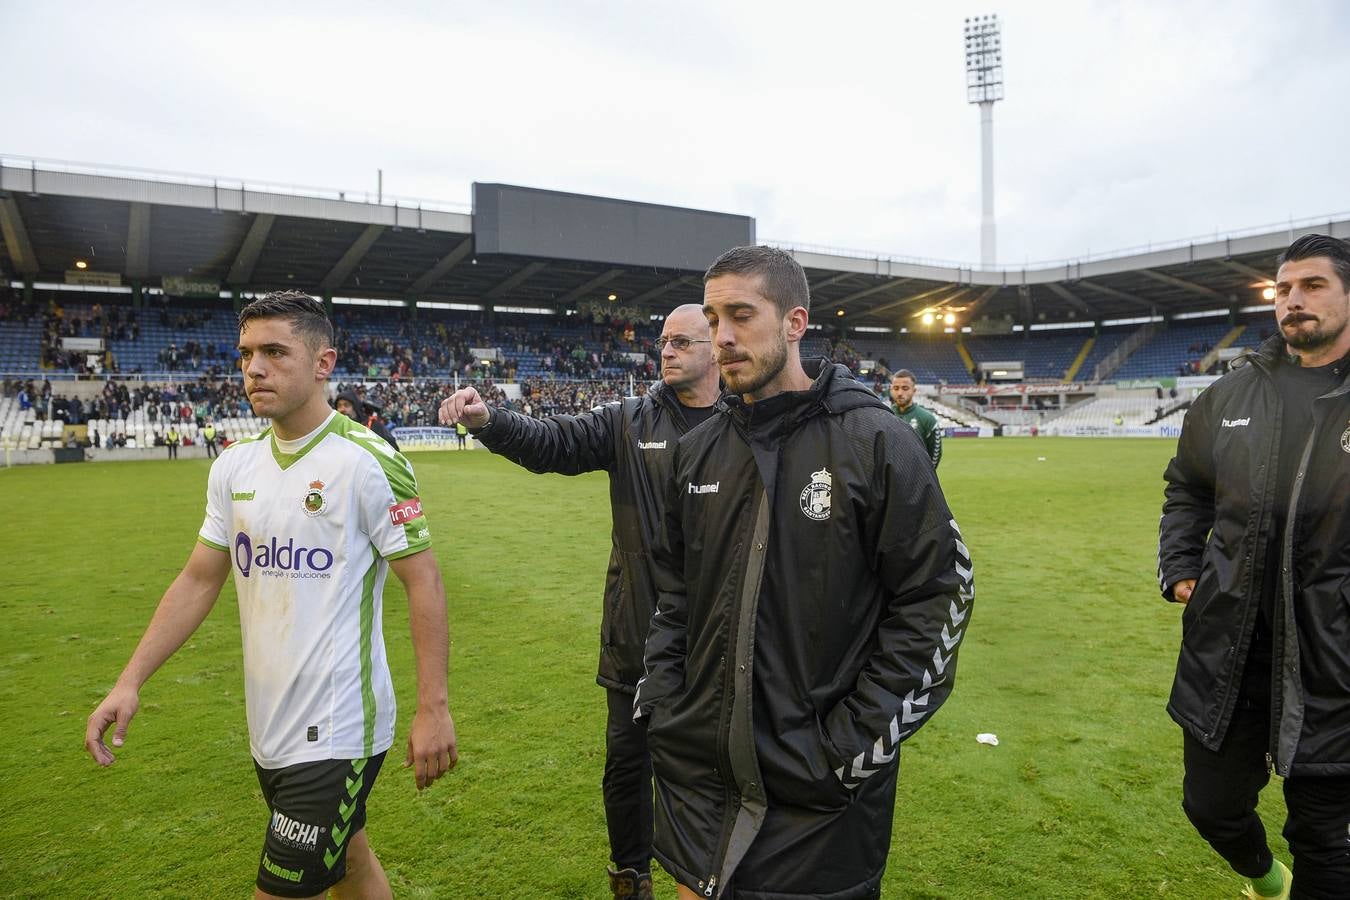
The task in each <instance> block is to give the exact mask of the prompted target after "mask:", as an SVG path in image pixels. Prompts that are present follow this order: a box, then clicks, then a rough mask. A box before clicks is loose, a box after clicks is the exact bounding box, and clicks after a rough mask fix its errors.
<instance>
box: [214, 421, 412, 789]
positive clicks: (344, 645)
mask: <svg viewBox="0 0 1350 900" xmlns="http://www.w3.org/2000/svg"><path fill="white" fill-rule="evenodd" d="M198 540H200V541H201V542H202V543H203V544H206V545H207V546H209V547H214V548H215V549H217V550H221V551H224V552H226V553H229V554H230V557H231V560H232V568H233V569H234V583H235V587H236V589H237V591H238V594H239V624H240V627H241V630H242V632H243V638H244V687H245V696H246V700H247V706H248V731H249V740H250V745H251V747H252V750H253V757H254V759H256V760H257V761H258V765H260V766H262V767H263V768H265V769H279V768H281V767H283V766H289V765H294V764H295V763H301V762H313V761H316V760H325V759H357V758H362V757H368V756H371V755H373V754H376V753H381V752H383V751H385V750H388V749H389V747H390V745H391V744H393V740H394V689H393V684H392V682H391V680H390V677H389V665H388V661H387V659H386V657H385V651H384V635H383V629H382V609H381V595H382V592H383V590H384V582H385V578H386V576H387V575H388V573H389V564H388V563H387V562H386V560H390V559H398V558H399V557H402V556H409V555H411V554H413V553H418V552H420V551H422V550H426V549H427V548H428V547H430V546H431V535H430V532H429V531H428V527H427V520H426V518H425V517H424V516H423V515H422V503H421V501H420V500H419V499H418V496H417V479H416V477H415V476H414V475H413V469H412V465H411V464H410V463H409V462H408V460H407V459H406V458H404V456H403V455H402V454H400V453H398V452H396V451H395V450H394V449H393V448H392V447H390V446H389V445H388V444H387V443H385V441H384V440H383V439H382V438H380V437H379V436H378V435H376V434H375V433H374V432H372V431H370V430H368V429H366V428H363V427H362V426H360V425H358V424H357V423H355V422H353V421H352V420H351V419H348V418H347V417H346V416H342V415H338V414H337V413H332V414H331V415H330V416H329V417H328V419H327V420H326V421H325V422H324V424H323V425H322V426H321V427H320V428H319V429H318V430H316V431H315V432H313V433H312V434H310V435H307V436H306V437H304V438H300V439H299V440H297V441H280V440H278V439H277V438H276V436H275V435H274V434H273V433H272V429H270V428H268V429H267V430H265V431H263V432H262V433H261V434H259V435H258V436H257V437H254V438H247V439H245V440H242V441H240V442H238V443H236V444H232V445H231V446H230V447H229V448H228V449H226V450H224V451H222V452H221V454H220V456H219V458H217V459H216V461H215V463H214V464H213V465H212V466H211V476H210V479H209V482H208V485H207V498H206V521H205V522H203V523H202V529H201V533H200V534H199V536H198Z"/></svg>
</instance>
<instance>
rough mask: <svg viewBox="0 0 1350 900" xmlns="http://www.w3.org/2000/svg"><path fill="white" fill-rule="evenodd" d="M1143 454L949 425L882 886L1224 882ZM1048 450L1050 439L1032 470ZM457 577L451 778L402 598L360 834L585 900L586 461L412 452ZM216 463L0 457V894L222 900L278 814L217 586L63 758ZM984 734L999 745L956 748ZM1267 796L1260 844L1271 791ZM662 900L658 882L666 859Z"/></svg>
mask: <svg viewBox="0 0 1350 900" xmlns="http://www.w3.org/2000/svg"><path fill="white" fill-rule="evenodd" d="M1172 446H1173V445H1172V444H1171V443H1170V442H1164V441H1150V440H1116V441H1110V440H1088V439H1079V440H1074V439H1059V440H1056V439H1047V438H1041V439H1035V440H1031V439H1025V440H985V441H949V442H948V444H947V447H946V458H945V459H944V461H943V465H942V469H941V475H942V481H943V484H944V486H945V489H946V491H947V494H948V498H949V500H950V503H951V506H952V508H953V510H954V512H955V514H956V517H957V519H958V521H959V522H960V523H961V527H962V529H963V531H964V533H965V535H966V539H967V542H968V543H969V545H970V548H971V551H972V553H973V555H974V559H975V572H976V575H975V578H976V586H977V588H976V602H975V612H974V617H973V624H972V626H971V629H970V631H969V635H968V637H967V639H966V641H965V643H964V645H963V649H962V651H961V657H960V671H959V677H958V679H957V685H956V690H955V693H954V695H953V696H952V699H951V700H950V701H949V702H948V703H947V705H946V706H945V707H944V708H943V709H942V710H941V712H940V713H939V714H938V715H937V716H936V718H935V719H934V721H933V722H932V724H930V725H928V726H927V727H925V728H924V729H923V730H922V731H921V732H920V733H919V734H918V735H916V736H915V737H914V738H913V739H911V740H910V741H909V742H907V743H906V744H905V749H904V752H903V754H902V772H901V788H900V795H899V801H898V804H897V809H896V817H895V820H896V821H895V834H894V841H893V850H892V853H891V857H890V866H889V869H888V872H887V875H886V881H885V888H884V896H885V897H887V898H892V897H898V898H939V897H947V898H967V897H971V898H979V897H1001V898H1002V897H1013V898H1030V897H1057V898H1059V897H1111V898H1115V897H1127V896H1128V897H1188V898H1206V900H1208V898H1214V897H1229V896H1235V895H1236V893H1237V886H1238V879H1237V878H1236V876H1234V875H1232V874H1231V873H1230V872H1228V871H1227V869H1226V867H1225V866H1224V865H1223V863H1222V862H1221V861H1220V860H1219V859H1218V858H1217V857H1216V856H1215V855H1214V854H1213V853H1212V851H1210V850H1209V848H1208V847H1207V846H1206V845H1205V844H1204V843H1203V842H1202V841H1201V840H1200V838H1199V837H1197V836H1196V835H1195V833H1194V832H1193V831H1192V829H1191V827H1190V826H1189V824H1188V823H1187V822H1186V820H1185V817H1184V816H1183V814H1182V812H1181V808H1180V787H1179V784H1180V777H1181V750H1180V748H1181V738H1180V732H1179V730H1178V729H1177V728H1176V726H1174V725H1173V724H1172V723H1171V721H1170V720H1169V719H1168V718H1167V716H1166V714H1165V712H1164V710H1163V707H1164V703H1165V701H1166V696H1167V691H1168V688H1169V685H1170V681H1171V675H1172V666H1173V662H1174V659H1175V648H1176V643H1177V638H1178V634H1179V627H1180V626H1179V612H1180V608H1179V607H1176V606H1173V605H1170V604H1166V603H1163V602H1162V601H1161V600H1160V599H1158V597H1157V590H1156V587H1155V584H1154V570H1155V541H1156V530H1157V521H1158V509H1159V503H1160V501H1161V487H1162V482H1161V472H1162V469H1163V466H1164V465H1165V463H1166V461H1167V459H1168V458H1169V456H1170V455H1171V453H1172ZM1039 457H1044V459H1043V460H1042V459H1040V458H1039ZM414 462H415V465H416V466H417V469H418V474H419V478H420V481H421V484H422V489H421V493H422V498H423V501H424V503H425V505H426V508H427V510H428V511H429V514H430V517H431V522H432V527H433V531H434V537H435V551H436V553H437V556H438V558H439V561H440V565H441V569H442V572H443V573H444V577H445V584H446V588H447V592H448V595H449V604H450V617H451V632H452V638H453V644H452V651H451V707H452V710H453V712H454V715H455V720H456V724H457V726H458V731H459V741H460V753H461V756H460V765H459V767H458V768H457V769H456V770H455V771H454V772H453V773H452V774H451V775H450V776H449V777H448V778H446V779H444V780H442V781H441V782H439V783H437V784H436V785H435V786H434V787H433V788H432V789H431V790H429V791H427V792H425V793H423V794H421V795H418V794H417V792H416V791H415V789H414V787H413V783H412V776H411V774H410V773H409V772H407V771H404V770H402V769H401V768H400V767H399V765H398V763H399V762H401V759H399V760H394V759H393V757H394V756H395V755H397V754H400V752H401V746H402V743H401V742H403V741H406V737H407V728H408V725H409V723H410V720H411V718H410V713H411V711H412V709H413V707H414V702H413V701H414V681H413V664H412V650H411V645H410V641H409V639H408V637H407V607H406V603H405V601H404V596H403V592H402V589H401V588H400V587H398V586H397V582H396V580H395V579H390V587H389V589H388V590H387V591H386V596H385V610H386V612H385V633H386V642H387V644H388V647H389V655H390V660H391V665H392V667H393V669H394V679H395V684H396V686H397V689H398V693H399V703H400V706H401V707H402V714H401V715H400V718H399V729H398V734H397V738H396V744H395V750H394V751H391V760H390V764H389V765H387V766H386V767H385V770H384V772H383V773H382V774H381V776H380V780H379V783H378V785H377V786H376V788H375V791H374V793H373V795H372V797H371V801H370V810H369V825H368V829H369V834H370V837H371V841H372V844H373V846H374V847H375V848H376V850H377V852H378V853H379V855H380V858H381V859H382V861H383V863H384V865H385V868H386V869H387V870H388V872H389V875H390V879H391V881H392V882H393V886H394V892H395V894H396V895H397V896H400V897H436V898H477V897H498V896H513V897H560V898H562V897H569V898H570V897H603V896H606V890H605V885H604V879H603V867H604V864H605V862H606V857H607V842H606V837H605V829H604V819H603V813H602V809H601V803H600V788H599V785H600V776H601V768H602V761H603V723H604V707H605V704H604V693H603V691H602V690H601V689H600V688H599V687H597V686H596V685H595V683H594V667H595V657H596V650H597V644H598V639H597V631H598V626H599V611H600V596H601V588H602V583H603V573H604V568H605V560H606V556H607V547H608V533H609V510H608V503H607V491H606V481H605V477H604V476H603V475H601V474H596V475H588V476H583V477H580V478H573V479H568V478H563V477H560V476H535V475H530V474H529V473H526V472H524V471H523V470H520V469H517V468H515V467H514V466H512V465H510V464H509V463H506V462H504V461H502V460H500V459H497V458H494V457H491V456H489V455H488V454H486V453H481V452H474V453H439V454H417V455H415V456H414ZM206 473H207V464H206V463H205V462H204V461H188V460H184V461H180V462H177V463H172V464H171V463H169V462H160V461H157V462H147V463H121V464H117V463H107V464H92V463H91V464H85V465H76V466H70V465H66V466H34V467H27V468H15V469H9V470H0V497H3V499H4V508H5V509H6V510H7V511H8V513H9V515H10V517H11V519H10V521H11V525H10V527H8V528H6V529H4V531H3V532H0V559H2V560H3V561H4V566H3V567H2V568H0V613H3V616H4V621H5V622H6V623H7V624H6V627H7V628H8V629H9V635H8V637H7V638H5V639H4V641H3V644H0V721H3V722H4V726H5V740H4V741H3V743H2V744H0V796H2V797H3V799H4V807H5V814H4V815H3V816H0V896H6V897H8V896H22V897H26V896H50V897H62V898H66V897H77V898H83V897H166V898H168V897H173V898H178V897H239V896H246V895H247V894H248V891H249V889H250V885H251V882H252V878H253V874H254V873H255V872H256V867H257V862H258V853H259V848H260V845H261V840H262V836H263V831H264V828H265V825H266V821H267V813H266V809H265V807H264V804H263V801H262V797H261V794H260V792H259V790H258V785H257V782H256V779H255V776H254V773H253V766H252V764H251V761H250V758H249V752H248V739H247V734H246V729H245V722H244V708H243V696H242V676H241V673H240V662H239V659H240V649H239V630H238V628H239V626H238V619H237V614H236V607H235V594H234V589H233V586H232V585H227V587H226V588H225V590H224V592H223V593H222V595H221V598H220V601H219V602H218V603H217V606H216V608H215V610H214V611H213V612H212V614H211V615H210V617H209V618H208V619H207V621H206V622H205V623H204V624H203V626H202V627H201V629H200V630H199V631H198V632H197V634H196V635H195V636H194V637H192V638H191V639H190V640H189V642H188V644H187V645H186V646H185V647H184V648H183V650H181V651H180V652H179V653H178V655H177V656H175V657H174V658H173V659H171V660H170V661H169V663H168V664H166V665H165V667H164V668H163V669H161V670H160V672H159V674H157V675H156V676H155V677H154V678H153V679H151V681H150V682H149V683H148V684H147V685H146V687H145V689H144V690H143V691H142V693H141V702H142V706H141V711H140V714H139V715H138V716H137V718H136V719H135V721H134V722H133V723H132V726H131V731H130V736H129V740H128V742H127V745H126V746H125V747H124V748H122V750H120V751H119V753H118V761H117V763H116V764H115V765H114V766H113V767H111V768H109V769H106V770H104V769H99V768H98V767H97V766H95V765H94V763H93V762H92V761H90V760H89V758H88V757H87V756H86V755H85V753H84V750H83V748H82V740H83V731H84V720H85V717H86V716H87V715H88V714H89V712H90V710H92V708H93V707H94V706H95V705H96V703H97V702H98V701H99V700H100V699H101V698H102V696H103V694H104V693H105V692H106V691H107V690H108V688H109V687H111V685H112V683H113V681H114V680H115V678H116V676H117V673H118V672H119V671H120V670H121V667H122V665H123V663H124V662H125V661H126V658H127V656H128V655H129V654H130V652H131V650H132V649H133V647H134V645H135V643H136V640H137V639H138V637H139V636H140V633H141V631H142V630H143V628H144V626H145V624H146V622H147V621H148V619H149V617H150V613H151V611H152V610H153V608H154V605H155V603H156V602H157V601H158V598H159V595H160V593H161V592H162V591H163V589H164V588H165V587H166V586H167V585H168V583H169V582H170V581H171V580H172V578H173V576H174V575H175V573H176V572H177V570H178V569H179V567H180V566H181V565H182V563H183V561H184V560H185V559H186V558H187V555H188V553H189V551H190V549H191V547H192V541H193V536H194V535H195V533H196V530H197V528H198V526H199V525H200V521H201V516H202V507H203V491H204V488H205V483H206ZM983 731H991V732H995V733H996V734H997V735H998V736H999V739H1000V742H1001V743H1000V745H999V746H998V747H988V746H983V745H980V744H978V743H976V741H975V735H976V734H977V733H978V732H983ZM1262 811H1263V814H1264V815H1265V816H1266V822H1267V826H1268V828H1269V830H1270V831H1271V833H1272V837H1273V840H1274V841H1275V842H1276V852H1277V854H1278V855H1280V856H1281V857H1283V858H1285V859H1286V860H1287V859H1288V855H1287V851H1286V849H1285V847H1284V845H1283V843H1282V842H1280V841H1279V839H1278V837H1276V835H1277V834H1278V831H1279V827H1280V823H1281V822H1282V819H1283V812H1284V811H1283V801H1282V799H1281V798H1280V795H1279V791H1278V790H1275V789H1272V790H1268V791H1266V796H1265V797H1264V799H1263V806H1262ZM657 891H658V896H662V897H666V898H670V897H673V896H674V887H673V885H672V883H671V881H670V880H669V879H668V878H667V877H665V876H664V875H658V880H657Z"/></svg>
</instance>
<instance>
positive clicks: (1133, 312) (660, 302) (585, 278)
mask: <svg viewBox="0 0 1350 900" xmlns="http://www.w3.org/2000/svg"><path fill="white" fill-rule="evenodd" d="M481 187H485V186H483V185H479V186H476V191H477V189H478V188H481ZM486 187H492V188H503V189H505V190H508V191H519V192H521V193H531V192H528V191H521V189H514V188H509V187H508V186H496V185H489V186H486ZM533 193H535V194H540V195H545V194H546V195H548V196H549V197H551V198H557V197H560V198H574V199H577V200H583V201H588V202H589V201H594V202H595V203H603V204H610V205H611V206H612V205H617V204H624V203H625V201H608V200H604V199H603V198H578V197H577V195H563V194H554V193H553V192H533ZM630 206H632V207H633V209H634V210H636V212H635V213H634V215H639V214H645V213H646V212H648V211H651V210H655V211H657V213H660V211H662V210H665V211H670V212H671V213H672V214H679V213H687V214H688V215H690V216H706V217H720V218H719V219H718V220H719V221H732V222H733V224H735V222H734V221H733V220H740V221H743V222H748V223H749V229H750V230H749V234H750V235H751V236H753V227H754V226H753V220H750V219H746V218H745V217H730V216H722V215H721V214H714V213H702V212H700V211H689V210H684V211H682V210H672V209H671V208H669V207H653V206H651V205H649V204H630ZM639 208H640V209H639ZM610 212H611V213H612V212H613V210H610ZM494 215H495V213H494ZM476 224H477V225H478V226H479V228H480V231H479V232H478V233H477V234H476V233H475V225H476ZM483 227H484V223H483V222H476V220H475V217H474V215H473V214H472V211H471V210H470V209H469V208H467V207H456V206H452V205H447V204H433V203H429V202H421V203H419V202H418V201H407V200H402V199H397V200H396V199H393V198H388V197H384V198H375V197H370V196H354V195H353V196H347V195H346V194H344V193H341V192H338V191H327V190H318V189H303V188H293V187H277V186H269V185H262V184H258V185H255V184H246V183H241V182H239V181H232V180H227V179H214V178H209V177H198V176H183V175H161V174H157V173H151V172H142V171H136V170H127V169H115V168H111V167H93V166H85V165H74V164H66V163H48V162H35V161H29V160H22V161H19V160H14V159H12V158H0V233H3V238H4V240H3V242H2V243H0V277H4V278H7V279H15V280H21V279H30V280H33V281H35V282H39V283H42V282H56V283H65V282H68V281H71V280H73V281H76V282H79V281H83V282H85V283H90V282H97V281H98V280H99V278H107V277H108V276H113V278H115V279H116V280H118V281H120V283H121V284H124V285H126V284H131V283H133V282H135V283H139V284H142V285H143V286H146V287H159V286H161V285H162V284H163V283H164V279H165V278H169V279H171V283H173V282H172V280H173V279H187V280H190V281H192V282H195V283H196V286H197V287H198V288H200V287H201V286H202V285H203V284H204V285H207V286H208V287H209V286H210V285H211V284H215V285H217V286H218V288H219V289H220V290H222V291H230V290H238V291H240V292H243V293H251V292H258V291H264V290H273V289H279V288H287V287H293V288H299V289H302V290H307V291H311V292H314V293H318V294H326V295H330V296H338V297H360V298H375V299H386V300H400V301H403V302H414V301H431V302H441V303H457V304H469V305H482V306H498V307H501V306H512V307H535V308H549V309H563V308H575V307H576V304H577V303H579V302H583V301H592V302H614V303H616V305H618V306H621V307H630V308H632V307H636V308H638V309H641V310H642V311H643V312H651V313H664V312H666V311H668V310H670V309H671V308H672V307H673V306H675V305H678V304H680V303H690V302H699V301H700V300H701V297H702V288H701V283H700V278H699V276H700V274H701V269H702V267H703V265H705V264H706V262H711V260H710V259H709V260H706V261H700V262H698V263H697V264H693V263H690V264H689V265H687V266H684V267H680V266H676V267H671V266H669V265H665V266H663V265H650V264H642V263H639V262H636V261H635V259H636V257H633V256H632V254H629V255H628V256H627V257H626V256H625V254H624V253H623V252H619V251H618V250H614V251H613V252H612V253H611V245H614V242H613V241H612V240H607V239H602V238H597V239H596V240H595V242H594V246H593V247H592V246H588V247H587V248H586V252H585V253H578V252H572V253H570V254H568V257H578V256H581V257H584V258H568V257H560V256H547V255H543V256H540V255H524V254H508V253H485V252H477V250H476V244H477V243H484V244H485V245H486V244H487V243H488V242H487V241H485V240H484V234H483V232H482V231H481V229H482V228H483ZM494 227H495V226H494ZM1046 227H1047V228H1050V227H1053V225H1050V224H1047V226H1046ZM1309 232H1321V233H1324V234H1332V235H1335V236H1338V237H1350V214H1346V215H1338V216H1332V217H1328V218H1326V219H1323V220H1321V221H1315V222H1314V221H1306V220H1305V221H1301V222H1291V223H1289V224H1288V225H1287V226H1284V227H1278V228H1276V227H1271V228H1263V229H1252V230H1249V231H1246V232H1242V233H1235V234H1232V235H1228V236H1217V237H1214V238H1212V239H1205V240H1200V241H1194V242H1176V243H1173V244H1170V245H1164V246H1159V247H1156V248H1155V247H1149V248H1142V249H1139V250H1136V251H1133V252H1126V253H1122V254H1118V255H1097V256H1093V257H1084V258H1081V259H1077V260H1064V261H1060V262H1057V263H1048V264H1039V265H1034V266H1031V267H1028V268H1008V267H998V268H989V269H984V268H980V267H979V266H963V265H960V264H953V263H942V262H933V261H924V260H919V259H912V258H904V257H896V256H873V255H867V254H863V253H859V252H855V251H839V250H830V249H827V248H816V247H811V246H807V245H792V244H777V246H781V247H783V248H784V249H785V250H788V251H789V252H791V253H792V254H793V255H794V256H795V257H796V259H797V260H798V261H799V262H800V263H801V264H802V266H803V267H804V268H805V269H806V272H807V277H808V279H809V280H810V282H811V286H812V310H813V316H812V317H813V319H814V320H815V321H817V322H828V321H834V322H836V324H843V325H848V326H859V325H871V326H886V327H901V326H908V327H912V326H914V325H915V324H916V323H915V322H914V319H915V318H916V317H918V316H920V315H921V314H922V313H923V312H924V311H926V310H943V311H946V310H950V311H953V312H955V313H956V314H957V316H958V319H959V321H960V324H962V325H964V324H969V323H971V322H972V321H973V320H974V319H977V318H979V317H991V318H995V319H1001V318H1005V317H1006V318H1011V319H1012V320H1014V321H1016V322H1018V323H1022V324H1036V323H1055V322H1073V321H1085V320H1092V321H1096V320H1113V319H1129V318H1134V317H1139V316H1149V315H1163V316H1171V315H1175V314H1178V313H1186V312H1195V311H1200V310H1214V309H1225V308H1241V307H1245V306H1250V305H1259V304H1262V303H1263V302H1264V301H1263V300H1262V299H1261V296H1260V292H1261V289H1262V288H1263V287H1264V286H1265V283H1266V282H1267V281H1269V280H1270V279H1271V278H1272V277H1273V276H1274V274H1275V267H1274V262H1273V260H1274V256H1275V255H1276V254H1277V253H1278V252H1279V251H1280V250H1281V249H1283V248H1284V247H1285V246H1287V245H1288V244H1289V242H1290V241H1291V240H1293V238H1295V237H1297V236H1299V235H1300V234H1305V233H1309ZM554 236H555V237H556V235H554ZM610 237H611V238H612V235H611V236H610ZM476 238H477V241H476ZM491 243H492V245H493V246H497V247H501V246H505V245H506V244H508V243H509V242H503V241H499V240H497V236H496V235H495V234H494V236H493V239H492V242H491ZM573 243H575V242H573ZM770 243H772V242H770ZM539 246H544V244H542V243H541V244H539ZM607 254H609V255H607ZM639 255H640V254H639ZM597 259H600V260H605V259H609V260H613V261H608V262H597V261H595V260H597ZM77 262H83V263H85V265H86V269H85V270H84V271H83V272H80V271H79V270H77V268H76V265H77ZM109 280H112V279H109ZM176 283H177V284H182V283H183V282H182V281H178V282H176ZM171 292H172V291H171ZM610 295H613V296H615V297H616V298H617V299H616V301H609V300H608V298H609V296H610ZM841 310H842V311H843V312H844V316H842V317H840V316H838V311H841Z"/></svg>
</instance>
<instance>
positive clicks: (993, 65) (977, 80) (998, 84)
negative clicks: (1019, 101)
mask: <svg viewBox="0 0 1350 900" xmlns="http://www.w3.org/2000/svg"><path fill="white" fill-rule="evenodd" d="M1002 99H1003V36H1002V33H1001V32H1000V30H999V23H998V16H974V17H972V18H968V19H966V101H967V102H968V103H978V104H979V105H980V194H981V201H982V202H981V212H980V265H982V266H984V267H986V268H992V267H993V265H994V257H995V255H996V254H995V251H994V102H995V101H996V100H1002Z"/></svg>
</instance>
